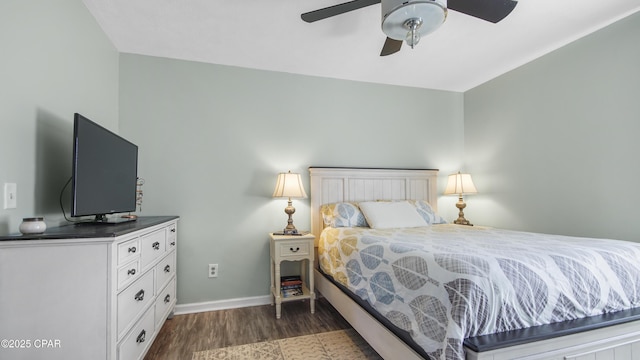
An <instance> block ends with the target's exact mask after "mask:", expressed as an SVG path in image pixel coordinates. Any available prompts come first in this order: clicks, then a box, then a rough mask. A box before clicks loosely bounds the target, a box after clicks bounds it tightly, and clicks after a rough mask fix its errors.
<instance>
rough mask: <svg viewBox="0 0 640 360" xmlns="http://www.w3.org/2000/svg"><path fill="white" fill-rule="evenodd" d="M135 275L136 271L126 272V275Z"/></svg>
mask: <svg viewBox="0 0 640 360" xmlns="http://www.w3.org/2000/svg"><path fill="white" fill-rule="evenodd" d="M135 274H136V269H129V270H128V271H127V275H135Z"/></svg>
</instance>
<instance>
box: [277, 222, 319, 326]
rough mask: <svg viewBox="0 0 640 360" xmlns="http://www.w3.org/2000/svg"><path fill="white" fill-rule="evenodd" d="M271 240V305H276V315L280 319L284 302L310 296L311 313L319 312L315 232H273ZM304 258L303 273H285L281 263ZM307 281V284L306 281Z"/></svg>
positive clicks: (301, 271)
mask: <svg viewBox="0 0 640 360" xmlns="http://www.w3.org/2000/svg"><path fill="white" fill-rule="evenodd" d="M269 236H270V238H271V240H270V243H269V250H270V254H271V261H270V265H271V295H272V296H273V298H272V301H271V305H273V304H274V303H275V305H276V319H280V314H281V309H282V305H281V304H282V302H283V301H290V300H302V299H309V306H310V307H311V313H312V314H313V313H315V302H314V301H315V298H316V294H315V292H314V283H313V263H314V253H313V250H314V249H313V247H314V240H315V236H313V235H312V234H306V235H298V236H290V235H276V234H273V233H271V234H269ZM283 261H300V273H301V274H300V276H297V275H295V276H281V275H280V263H281V262H283ZM305 284H306V285H305Z"/></svg>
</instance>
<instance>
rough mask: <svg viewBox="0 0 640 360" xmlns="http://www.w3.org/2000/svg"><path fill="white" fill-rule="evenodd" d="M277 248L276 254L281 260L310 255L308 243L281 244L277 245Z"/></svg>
mask: <svg viewBox="0 0 640 360" xmlns="http://www.w3.org/2000/svg"><path fill="white" fill-rule="evenodd" d="M278 247H279V250H278V253H279V254H280V257H281V258H287V257H296V256H307V255H309V254H310V253H311V249H310V246H309V242H308V241H305V242H302V241H296V242H289V243H282V244H278Z"/></svg>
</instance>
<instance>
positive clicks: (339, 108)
mask: <svg viewBox="0 0 640 360" xmlns="http://www.w3.org/2000/svg"><path fill="white" fill-rule="evenodd" d="M120 59H121V61H120V110H121V111H120V121H121V123H120V129H121V133H122V134H123V135H124V136H125V137H127V138H129V139H130V140H131V141H133V142H135V143H137V144H138V145H139V147H140V164H139V172H140V176H141V177H143V178H144V179H145V181H146V182H145V185H144V186H143V192H144V200H143V206H142V210H143V211H142V215H145V214H150V215H151V214H175V215H180V216H181V220H180V228H179V229H180V230H179V238H180V239H179V246H178V250H179V253H178V301H179V302H180V303H182V304H185V303H196V302H205V301H215V300H223V299H237V298H243V297H253V296H264V295H267V294H268V292H269V252H268V236H267V233H268V232H271V231H275V230H278V229H281V228H283V227H284V225H286V215H285V214H284V208H285V206H286V200H282V199H273V198H271V194H272V192H273V188H274V187H275V180H276V176H277V174H278V173H279V172H283V171H285V172H286V171H287V170H292V171H293V172H299V173H302V174H303V177H304V181H305V186H306V190H307V191H309V176H308V170H307V168H308V167H309V166H312V165H313V166H360V167H399V168H439V169H441V170H442V171H443V173H444V174H445V175H446V174H448V173H449V172H451V171H454V170H456V169H458V167H459V166H460V161H461V159H462V152H463V138H462V136H461V134H462V132H463V129H462V126H463V112H462V101H463V98H462V94H461V93H451V92H442V91H433V90H424V89H413V88H406V87H394V86H382V85H374V84H366V83H358V82H350V81H342V80H333V79H326V78H316V77H307V76H300V75H291V74H286V73H276V72H267V71H258V70H249V69H241V68H235V67H228V66H220V65H210V64H203V63H197V62H187V61H180V60H169V59H162V58H154V57H145V56H139V55H121V57H120ZM443 176H444V175H443ZM441 185H442V186H444V183H443V184H441ZM446 201H447V200H446V199H445V200H444V202H446ZM450 204H451V206H450V208H452V209H454V210H455V208H454V207H453V205H452V204H453V202H450ZM294 206H295V207H296V213H295V215H294V221H295V224H296V226H297V227H298V228H299V229H309V217H310V215H309V201H308V199H305V200H294ZM445 214H446V212H445ZM450 217H453V214H452V213H451V214H450ZM209 263H217V264H219V266H220V268H219V274H220V276H219V277H218V278H217V279H209V278H207V264H209Z"/></svg>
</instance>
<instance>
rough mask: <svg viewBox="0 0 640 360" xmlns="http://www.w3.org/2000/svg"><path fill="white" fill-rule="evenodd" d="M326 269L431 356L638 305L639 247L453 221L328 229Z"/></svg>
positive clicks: (458, 353) (458, 355)
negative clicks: (485, 338)
mask: <svg viewBox="0 0 640 360" xmlns="http://www.w3.org/2000/svg"><path fill="white" fill-rule="evenodd" d="M318 260H319V264H320V267H321V269H322V271H323V272H325V273H326V274H329V275H330V276H332V277H333V278H334V280H335V281H337V282H338V283H340V284H342V285H343V286H344V287H345V288H347V289H349V290H350V291H351V292H353V294H355V295H356V296H358V297H359V298H361V299H363V300H364V301H366V302H367V303H369V304H370V305H371V307H372V308H373V309H375V311H377V312H378V313H379V315H381V316H383V317H384V318H386V319H387V320H389V322H390V323H392V324H394V325H395V326H397V327H398V328H400V329H402V330H405V331H407V332H408V333H409V334H410V335H411V337H412V339H413V340H414V341H415V343H417V344H418V345H419V346H420V347H421V348H422V349H424V351H425V352H426V353H427V354H428V355H429V356H430V357H432V358H434V359H464V357H465V355H464V350H463V341H464V339H465V338H468V337H474V336H479V335H486V334H493V333H500V332H504V331H509V330H516V329H523V328H528V327H532V326H538V325H544V324H553V323H558V322H562V321H566V320H573V319H580V318H585V317H588V316H595V315H601V314H605V313H613V312H617V311H620V310H625V309H631V308H636V307H638V306H640V244H638V243H633V242H626V241H617V240H608V239H590V238H577V237H567V236H559V235H546V234H536V233H528V232H515V231H508V230H502V229H491V228H483V227H467V226H459V225H451V224H443V225H432V226H429V227H418V228H401V229H386V230H376V229H370V228H326V229H325V230H323V232H322V234H321V236H320V240H319V243H318Z"/></svg>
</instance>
